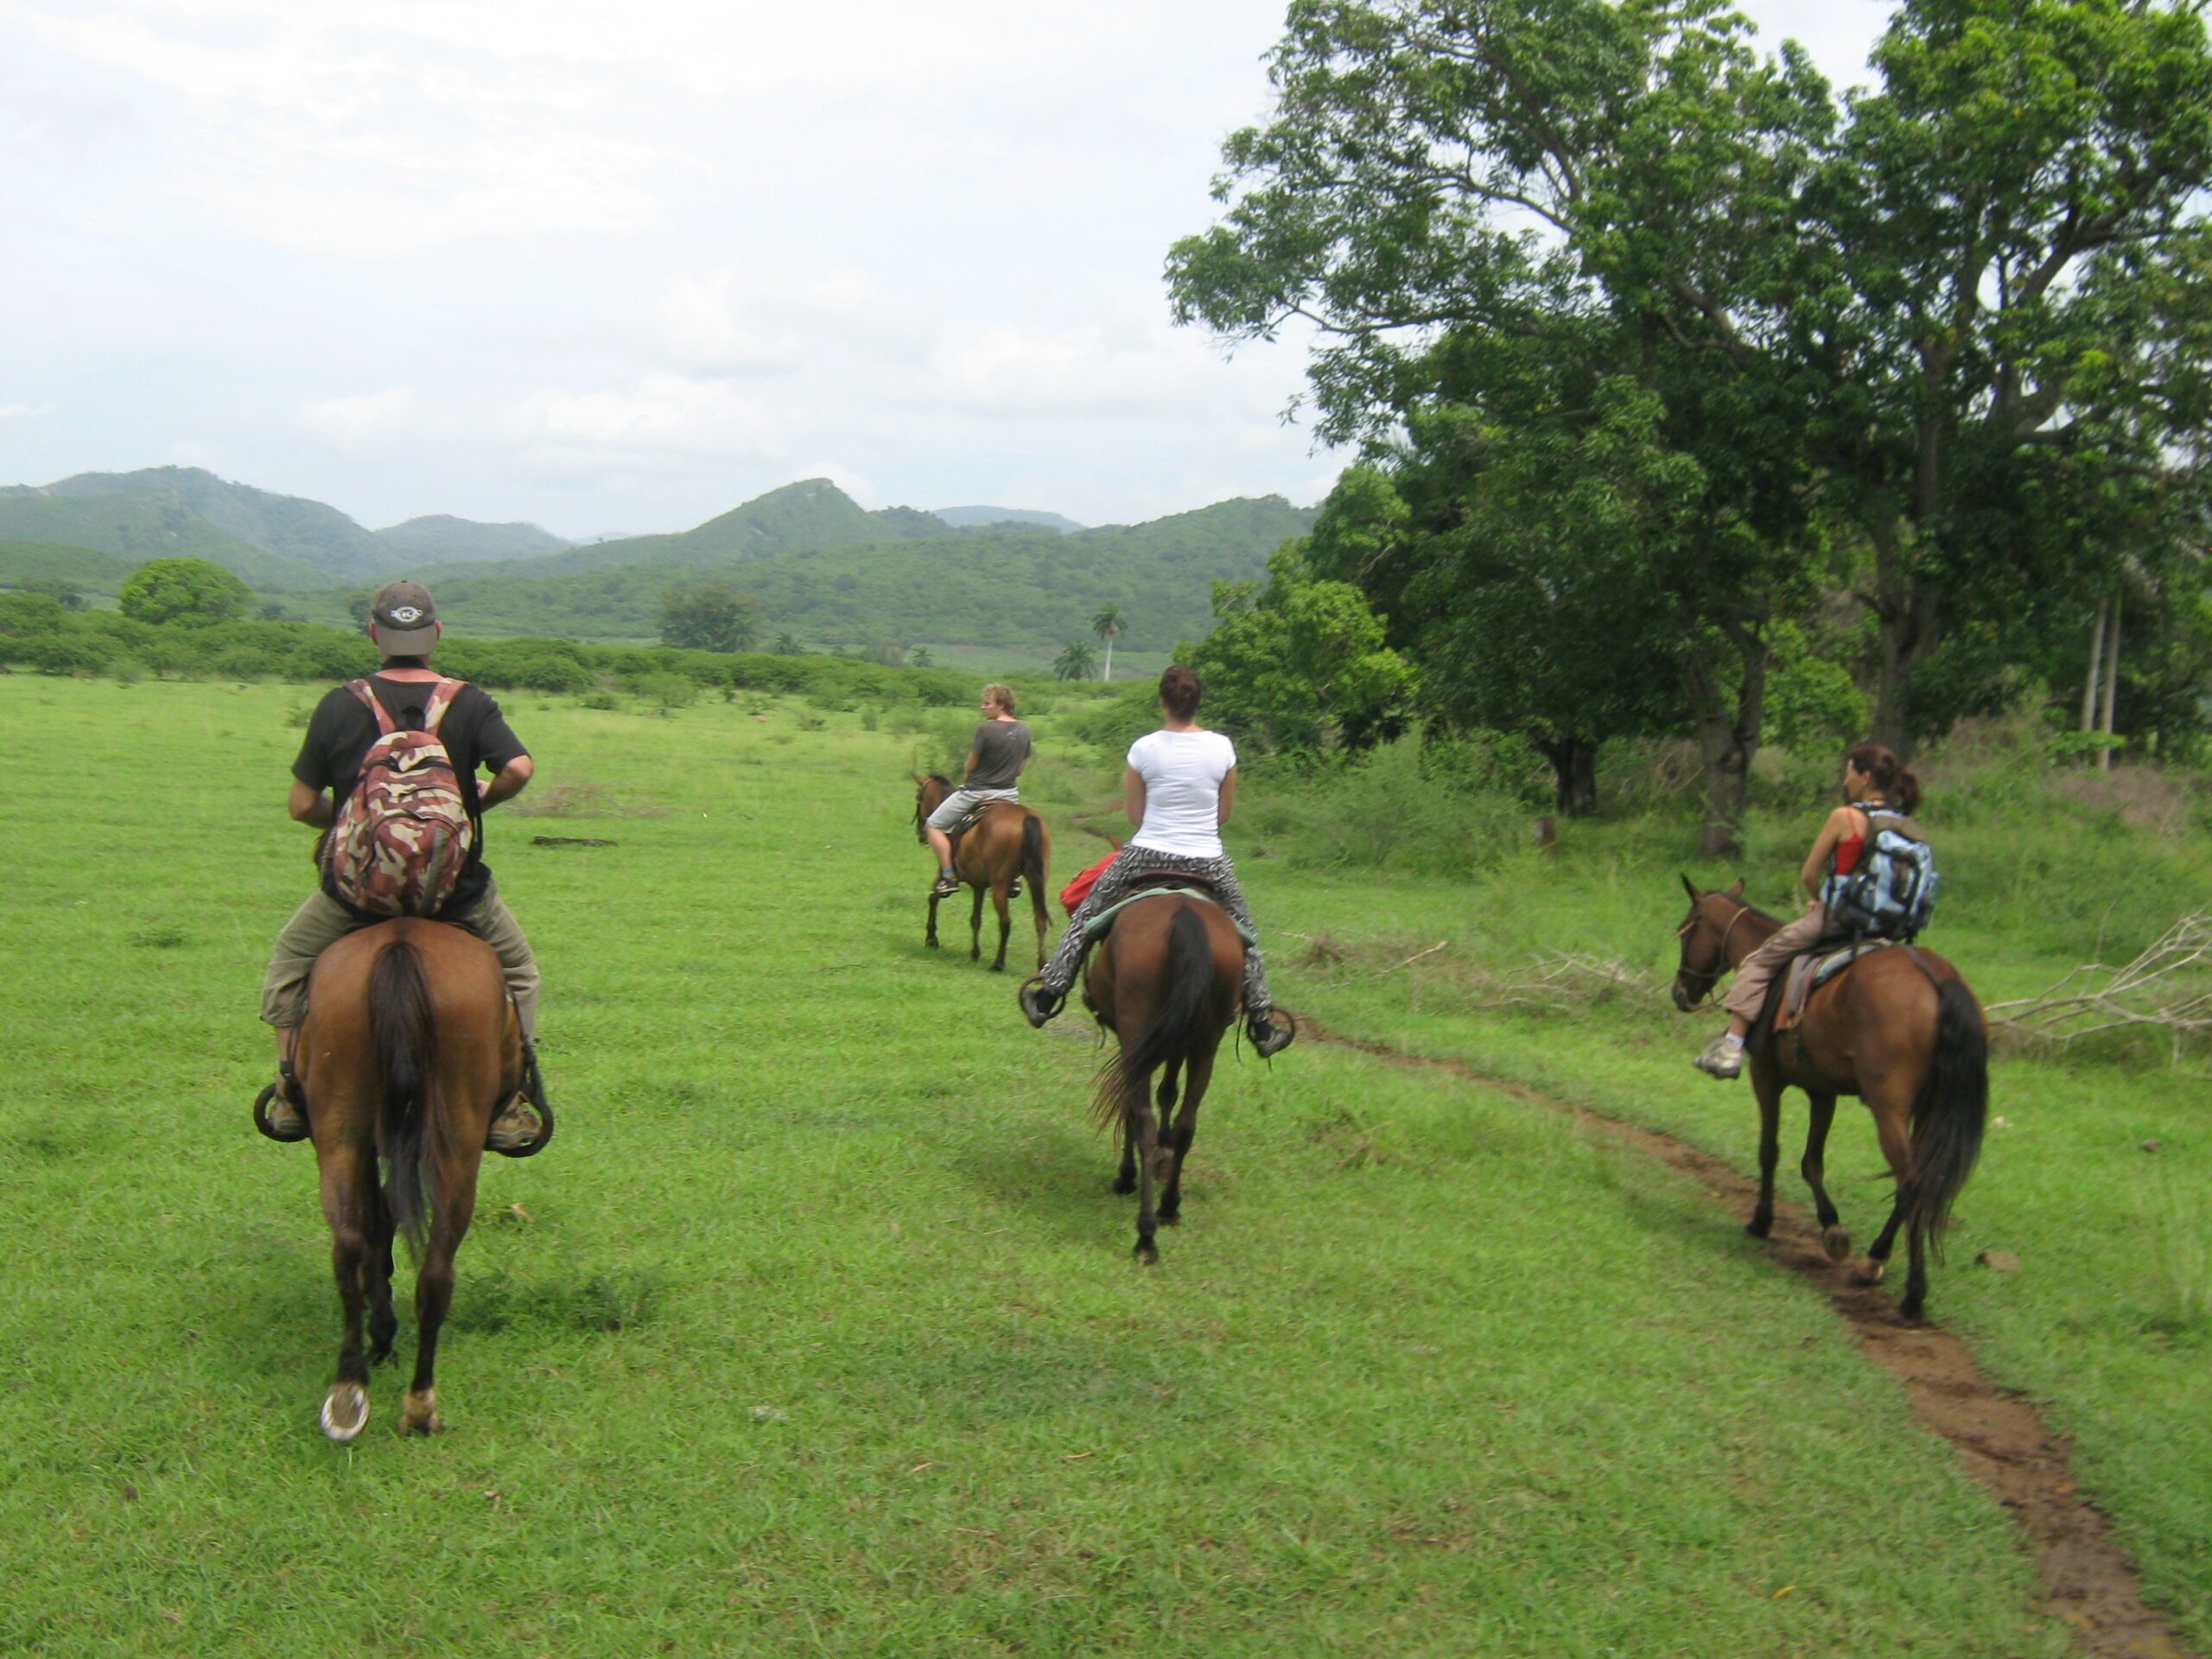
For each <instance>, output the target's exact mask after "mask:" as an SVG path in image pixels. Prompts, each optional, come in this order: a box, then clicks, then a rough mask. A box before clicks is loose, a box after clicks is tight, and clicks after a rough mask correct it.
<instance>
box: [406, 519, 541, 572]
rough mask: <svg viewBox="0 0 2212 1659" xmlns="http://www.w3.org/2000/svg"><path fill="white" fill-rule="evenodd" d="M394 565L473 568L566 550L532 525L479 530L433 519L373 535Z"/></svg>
mask: <svg viewBox="0 0 2212 1659" xmlns="http://www.w3.org/2000/svg"><path fill="white" fill-rule="evenodd" d="M373 534H374V535H375V537H376V539H377V541H378V543H381V544H382V546H383V547H384V548H385V550H386V551H387V553H388V555H389V556H390V557H391V559H392V560H395V561H397V562H398V563H400V564H419V565H443V564H474V563H491V562H501V561H512V560H517V559H535V558H542V557H543V556H545V555H547V554H549V553H558V552H560V551H562V550H563V549H565V548H567V547H568V546H569V545H570V543H569V542H567V541H566V540H564V539H563V537H558V536H556V535H555V534H553V532H552V531H550V530H540V529H539V528H538V527H537V525H536V524H478V523H477V522H476V521H475V520H474V519H470V518H452V517H450V516H448V515H447V514H445V513H435V514H432V515H431V516H429V517H428V518H410V519H409V520H408V521H407V522H406V523H405V524H393V525H391V526H390V527H389V528H387V529H384V530H379V531H374V532H373Z"/></svg>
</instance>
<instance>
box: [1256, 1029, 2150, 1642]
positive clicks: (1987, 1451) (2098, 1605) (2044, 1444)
mask: <svg viewBox="0 0 2212 1659" xmlns="http://www.w3.org/2000/svg"><path fill="white" fill-rule="evenodd" d="M1297 1018H1298V1024H1299V1033H1300V1035H1301V1036H1303V1037H1305V1038H1306V1039H1309V1040H1318V1041H1320V1042H1325V1043H1332V1044H1335V1045H1337V1046H1339V1047H1344V1048H1352V1049H1357V1050H1358V1051H1359V1052H1362V1053H1363V1054H1372V1055H1375V1056H1376V1057H1377V1058H1382V1059H1385V1060H1389V1061H1393V1062H1395V1063H1396V1064H1398V1065H1414V1066H1422V1067H1427V1068H1428V1069H1430V1070H1433V1071H1449V1072H1452V1073H1453V1074H1455V1075H1457V1076H1459V1077H1465V1078H1466V1079H1468V1080H1469V1081H1470V1082H1472V1083H1478V1084H1482V1085H1483V1086H1484V1088H1488V1089H1495V1090H1499V1091H1501V1092H1503V1093H1504V1094H1508V1095H1511V1096H1514V1097H1516V1099H1520V1100H1525V1101H1528V1102H1529V1103H1532V1104H1535V1105H1538V1106H1543V1107H1547V1108H1549V1109H1552V1110H1554V1111H1559V1112H1565V1113H1567V1114H1568V1115H1569V1116H1573V1117H1575V1118H1577V1119H1579V1120H1580V1122H1583V1123H1585V1124H1586V1125H1588V1126H1589V1127H1590V1128H1592V1130H1594V1131H1596V1132H1597V1133H1599V1134H1600V1135H1606V1136H1609V1137H1611V1139H1613V1140H1615V1141H1620V1142H1623V1143H1624V1144H1626V1145H1628V1146H1630V1147H1635V1148H1636V1149H1637V1151H1638V1152H1640V1153H1643V1154H1645V1155H1646V1156H1648V1157H1649V1158H1652V1159H1654V1160H1657V1161H1658V1162H1660V1163H1662V1164H1664V1165H1666V1166H1668V1167H1669V1168H1670V1169H1675V1170H1678V1171H1680V1172H1681V1173H1683V1174H1685V1175H1687V1176H1688V1177H1689V1178H1690V1179H1692V1180H1694V1181H1695V1182H1696V1183H1697V1184H1698V1185H1700V1186H1702V1187H1703V1188H1704V1189H1705V1190H1706V1191H1707V1192H1708V1193H1710V1194H1711V1195H1712V1197H1713V1200H1714V1201H1715V1202H1716V1203H1718V1204H1719V1205H1721V1206H1722V1207H1723V1208H1725V1209H1726V1210H1727V1211H1729V1212H1730V1213H1731V1214H1732V1215H1736V1216H1739V1217H1742V1216H1748V1215H1750V1214H1751V1208H1752V1206H1753V1205H1754V1204H1755V1203H1756V1202H1757V1200H1758V1181H1757V1180H1755V1179H1753V1178H1751V1176H1748V1175H1745V1174H1743V1173H1739V1172H1738V1170H1736V1169H1735V1168H1734V1167H1733V1166H1731V1165H1730V1164H1729V1163H1728V1162H1727V1161H1726V1160H1725V1159H1721V1158H1717V1157H1715V1156H1714V1155H1713V1154H1711V1153H1708V1152H1704V1151H1700V1149H1699V1148H1697V1147H1693V1146H1691V1145H1689V1144H1688V1142H1687V1141H1679V1140H1676V1139H1675V1137H1674V1136H1673V1135H1667V1134H1663V1133H1662V1132H1661V1131H1659V1130H1656V1129H1648V1128H1641V1127H1639V1126H1638V1125H1636V1124H1633V1123H1627V1122H1622V1121H1621V1120H1620V1119H1618V1118H1613V1117H1607V1116H1605V1115H1604V1114H1602V1113H1600V1112H1596V1111H1592V1110H1591V1109H1589V1108H1588V1107H1585V1106H1577V1105H1575V1104H1573V1103H1571V1102H1568V1101H1564V1100H1560V1099H1558V1098H1556V1097H1555V1096H1550V1095H1546V1094H1542V1093H1540V1092H1539V1091H1538V1090H1534V1089H1529V1088H1526V1087H1523V1086H1522V1085H1521V1084H1516V1083H1508V1082H1506V1081H1505V1080H1503V1078H1500V1077H1489V1076H1486V1075H1484V1073H1482V1072H1480V1071H1476V1070H1475V1069H1474V1068H1473V1067H1471V1066H1469V1065H1462V1064H1461V1063H1459V1061H1456V1060H1437V1059H1429V1058H1424V1057H1422V1056H1420V1055H1415V1054H1408V1053H1405V1052H1402V1051H1401V1050H1398V1049H1395V1048H1392V1047H1390V1046H1388V1045H1387V1044H1383V1043H1370V1042H1362V1041H1360V1040H1358V1039H1354V1038H1350V1037H1344V1036H1340V1035H1338V1033H1334V1032H1332V1031H1329V1030H1328V1029H1326V1028H1325V1027H1323V1026H1322V1025H1321V1024H1320V1022H1319V1021H1318V1020H1314V1019H1313V1017H1312V1016H1310V1015H1306V1014H1300V1015H1299V1016H1297ZM1746 1121H1747V1122H1748V1121H1749V1120H1748V1118H1747V1120H1746ZM1786 1161H1787V1160H1785V1162H1786ZM1767 1243H1768V1244H1769V1246H1770V1249H1772V1251H1773V1254H1774V1258H1775V1261H1776V1262H1777V1263H1778V1264H1779V1265H1780V1266H1782V1267H1784V1268H1788V1269H1789V1271H1790V1272H1792V1273H1795V1274H1799V1275H1801V1276H1802V1277H1803V1278H1805V1279H1807V1280H1809V1281H1812V1282H1813V1283H1814V1284H1815V1285H1816V1286H1818V1287H1819V1288H1820V1290H1821V1293H1822V1294H1825V1295H1826V1296H1827V1299H1828V1302H1829V1305H1830V1306H1833V1307H1834V1309H1835V1311H1836V1312H1837V1313H1840V1315H1842V1316H1843V1318H1844V1319H1845V1320H1847V1322H1848V1323H1849V1325H1850V1326H1851V1332H1852V1334H1853V1336H1854V1337H1855V1338H1858V1341H1859V1348H1860V1349H1861V1350H1862V1351H1864V1352H1865V1353H1866V1356H1867V1357H1869V1358H1871V1359H1872V1360H1873V1361H1874V1362H1875V1363H1877V1364H1878V1365H1880V1366H1882V1367H1883V1368H1884V1369H1885V1370H1887V1371H1889V1372H1890V1373H1891V1375H1892V1376H1895V1377H1896V1378H1897V1380H1898V1381H1899V1382H1900V1383H1903V1384H1904V1389H1905V1394H1906V1396H1907V1397H1908V1398H1909V1399H1910V1401H1911V1402H1912V1408H1913V1410H1914V1411H1915V1412H1916V1413H1917V1414H1918V1415H1919V1417H1920V1419H1921V1421H1923V1422H1925V1423H1926V1424H1927V1425H1928V1426H1929V1427H1930V1428H1933V1429H1934V1430H1935V1431H1936V1433H1938V1434H1941V1435H1942V1437H1943V1438H1944V1439H1945V1440H1948V1441H1949V1442H1950V1443H1951V1445H1952V1446H1954V1447H1955V1448H1956V1449H1957V1451H1958V1453H1959V1456H1960V1458H1961V1459H1962V1460H1963V1461H1964V1462H1965V1464H1966V1465H1967V1469H1968V1470H1969V1471H1971V1472H1972V1473H1973V1475H1974V1478H1975V1479H1977V1480H1979V1481H1980V1482H1981V1484H1983V1485H1985V1486H1986V1487H1988V1488H1989V1490H1990V1491H1992V1492H1993V1493H1994V1494H1995V1495H1996V1497H1997V1501H1998V1502H1999V1503H2002V1504H2003V1505H2004V1506H2005V1509H2006V1510H2008V1511H2009V1512H2010V1513H2011V1515H2012V1518H2013V1520H2015V1521H2016V1522H2018V1523H2019V1526H2020V1529H2021V1530H2022V1531H2023V1532H2024V1533H2025V1534H2026V1535H2027V1538H2028V1541H2029V1544H2030V1546H2031V1548H2032V1549H2033V1551H2034V1553H2035V1558H2036V1566H2037V1571H2038V1572H2039V1573H2040V1574H2041V1575H2042V1578H2043V1585H2044V1611H2046V1612H2047V1613H2048V1614H2050V1616H2051V1617H2052V1618H2059V1619H2063V1620H2064V1621H2065V1622H2066V1623H2067V1624H2070V1625H2071V1626H2073V1627H2074V1629H2075V1631H2077V1632H2078V1633H2079V1637H2080V1640H2081V1645H2082V1650H2083V1651H2084V1652H2086V1653H2088V1654H2092V1655H2094V1656H2096V1659H2190V1656H2189V1653H2188V1650H2187V1649H2184V1648H2183V1646H2182V1645H2181V1644H2180V1643H2179V1642H2177V1640H2176V1639H2175V1637H2174V1635H2173V1632H2172V1630H2171V1629H2170V1628H2169V1627H2168V1625H2167V1624H2166V1621H2165V1619H2164V1618H2163V1617H2162V1616H2161V1615H2160V1614H2159V1613H2158V1612H2157V1611H2155V1610H2154V1609H2152V1608H2151V1607H2150V1606H2148V1605H2145V1602H2144V1600H2143V1593H2142V1584H2141V1581H2140V1580H2139V1579H2138V1578H2137V1577H2136V1573H2135V1569H2134V1568H2133V1567H2131V1566H2129V1565H2128V1561H2127V1558H2126V1556H2125V1555H2123V1554H2121V1553H2120V1546H2119V1545H2118V1544H2117V1543H2115V1542H2114V1541H2113V1536H2112V1529H2111V1526H2110V1525H2109V1523H2107V1521H2106V1520H2105V1517H2104V1516H2103V1515H2102V1514H2101V1512H2099V1510H2097V1508H2096V1506H2095V1505H2094V1504H2093V1503H2090V1502H2089V1500H2088V1499H2087V1498H2086V1497H2082V1494H2081V1493H2080V1492H2079V1491H2076V1490H2075V1484H2074V1479H2073V1477H2072V1475H2071V1474H2070V1473H2069V1471H2068V1469H2067V1463H2066V1455H2067V1450H2068V1442H2067V1439H2066V1437H2065V1436H2064V1435H2063V1434H2057V1433H2052V1432H2051V1430H2050V1429H2049V1428H2047V1427H2045V1426H2044V1421H2043V1417H2042V1414H2040V1413H2038V1412H2037V1410H2036V1408H2034V1407H2033V1406H2032V1405H2031V1404H2029V1403H2028V1402H2026V1401H2025V1400H2024V1399H2022V1398H2020V1397H2019V1396H2018V1395H2015V1394H2013V1393H2012V1392H2010V1391H2008V1390H2006V1389H2000V1388H1999V1387H1998V1386H1997V1385H1996V1384H1995V1383H1992V1382H1991V1381H1990V1380H1989V1379H1988V1378H1987V1377H1986V1376H1983V1375H1982V1372H1981V1368H1980V1366H1979V1365H1977V1364H1976V1363H1974V1355H1973V1354H1972V1353H1971V1352H1970V1351H1968V1350H1967V1345H1966V1344H1965V1343H1963V1342H1961V1340H1960V1339H1959V1338H1956V1337H1955V1336H1953V1335H1952V1334H1951V1333H1950V1332H1948V1331H1945V1330H1943V1329H1942V1327H1940V1326H1938V1325H1907V1324H1905V1323H1904V1320H1902V1319H1899V1318H1898V1317H1897V1307H1896V1305H1895V1304H1894V1303H1893V1302H1891V1300H1890V1297H1889V1294H1888V1293H1887V1292H1885V1291H1884V1290H1883V1289H1882V1288H1881V1287H1878V1286H1862V1285H1859V1284H1856V1283H1854V1282H1853V1278H1852V1273H1851V1264H1850V1263H1848V1262H1846V1263H1837V1262H1830V1261H1829V1260H1828V1257H1827V1251H1826V1250H1824V1249H1822V1248H1821V1236H1820V1230H1819V1229H1818V1228H1817V1227H1815V1225H1814V1224H1813V1223H1812V1221H1811V1219H1810V1218H1809V1217H1808V1216H1807V1215H1806V1214H1805V1212H1804V1211H1803V1210H1802V1209H1801V1208H1799V1207H1798V1206H1797V1205H1795V1204H1793V1203H1789V1202H1787V1201H1783V1200H1780V1199H1779V1198H1777V1204H1776V1205H1775V1217H1774V1231H1773V1233H1772V1235H1771V1236H1770V1238H1769V1239H1768V1241H1767Z"/></svg>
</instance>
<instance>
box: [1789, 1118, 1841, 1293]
mask: <svg viewBox="0 0 2212 1659" xmlns="http://www.w3.org/2000/svg"><path fill="white" fill-rule="evenodd" d="M1807 1098H1808V1099H1809V1100H1810V1101H1811V1102H1812V1106H1813V1119H1812V1122H1811V1123H1810V1124H1808V1126H1807V1128H1806V1130H1805V1157H1804V1161H1803V1162H1802V1163H1800V1164H1799V1165H1798V1166H1797V1173H1799V1174H1800V1175H1802V1176H1803V1177H1804V1178H1805V1185H1808V1186H1809V1187H1811V1188H1812V1189H1813V1209H1814V1212H1815V1214H1816V1215H1818V1216H1819V1217H1820V1222H1821V1246H1822V1248H1824V1249H1826V1250H1827V1253H1828V1260H1829V1261H1831V1262H1841V1261H1843V1260H1844V1259H1846V1258H1847V1256H1849V1255H1850V1254H1851V1235H1850V1233H1848V1232H1847V1231H1846V1230H1844V1229H1843V1228H1841V1227H1840V1226H1838V1225H1837V1223H1838V1222H1839V1221H1840V1220H1841V1219H1842V1217H1840V1216H1839V1215H1838V1214H1837V1213H1836V1207H1835V1204H1834V1201H1833V1200H1832V1199H1831V1198H1829V1197H1828V1190H1827V1187H1826V1186H1824V1185H1821V1174H1822V1173H1823V1163H1822V1160H1824V1158H1825V1157H1826V1155H1827V1146H1828V1126H1829V1125H1830V1124H1831V1123H1833V1122H1835V1096H1834V1095H1808V1096H1807Z"/></svg>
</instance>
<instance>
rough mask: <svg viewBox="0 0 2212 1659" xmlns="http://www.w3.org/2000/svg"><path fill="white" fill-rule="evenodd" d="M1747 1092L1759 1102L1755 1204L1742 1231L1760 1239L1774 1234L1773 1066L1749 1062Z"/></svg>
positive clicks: (1778, 1100) (1777, 1099)
mask: <svg viewBox="0 0 2212 1659" xmlns="http://www.w3.org/2000/svg"><path fill="white" fill-rule="evenodd" d="M1751 1092H1752V1093H1753V1094H1755V1095H1757V1096H1758V1102H1759V1201H1758V1208H1757V1209H1755V1210H1753V1211H1751V1219H1750V1220H1749V1221H1747V1222H1745V1224H1744V1230H1745V1232H1747V1233H1749V1234H1750V1235H1751V1236H1752V1237H1753V1238H1764V1237H1765V1236H1767V1235H1768V1234H1769V1233H1770V1232H1772V1231H1773V1230H1774V1166H1775V1165H1776V1164H1777V1162H1779V1161H1780V1160H1781V1157H1782V1079H1781V1078H1780V1077H1777V1076H1776V1075H1775V1069H1774V1065H1773V1062H1771V1061H1770V1060H1764V1059H1755V1060H1753V1061H1752V1062H1751Z"/></svg>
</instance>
